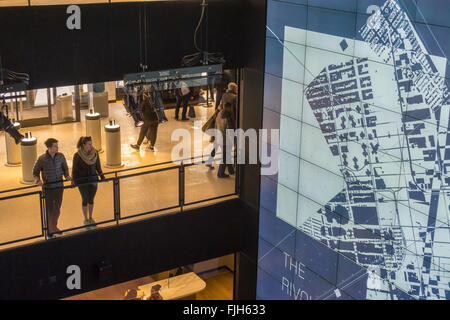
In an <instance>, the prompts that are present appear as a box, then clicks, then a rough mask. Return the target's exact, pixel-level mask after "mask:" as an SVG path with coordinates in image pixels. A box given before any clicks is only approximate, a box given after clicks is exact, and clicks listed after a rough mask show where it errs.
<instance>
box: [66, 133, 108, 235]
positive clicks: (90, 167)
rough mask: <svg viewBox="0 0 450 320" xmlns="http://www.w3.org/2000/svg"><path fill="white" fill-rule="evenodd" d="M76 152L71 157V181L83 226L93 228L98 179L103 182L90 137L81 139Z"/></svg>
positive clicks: (102, 175)
mask: <svg viewBox="0 0 450 320" xmlns="http://www.w3.org/2000/svg"><path fill="white" fill-rule="evenodd" d="M77 148H78V151H77V152H76V153H75V154H74V155H73V166H72V179H73V183H74V185H75V186H78V190H79V191H80V194H81V198H82V204H81V209H82V210H83V216H84V225H85V226H87V227H88V229H89V228H90V226H91V225H92V226H95V220H94V219H93V218H92V213H93V211H94V197H95V194H96V193H97V188H98V177H99V176H100V178H101V180H105V175H104V174H103V171H102V167H101V165H100V157H99V156H98V151H97V150H96V149H95V148H94V147H93V146H92V138H91V137H81V138H80V139H79V140H78V143H77Z"/></svg>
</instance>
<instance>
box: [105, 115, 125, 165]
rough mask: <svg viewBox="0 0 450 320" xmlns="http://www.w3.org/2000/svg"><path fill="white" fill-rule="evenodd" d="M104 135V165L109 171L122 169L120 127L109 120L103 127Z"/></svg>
mask: <svg viewBox="0 0 450 320" xmlns="http://www.w3.org/2000/svg"><path fill="white" fill-rule="evenodd" d="M105 133H106V164H105V167H107V168H110V169H115V168H120V167H123V165H124V164H123V163H122V145H121V141H120V126H119V125H118V124H116V123H115V122H114V120H110V122H109V124H107V125H106V126H105Z"/></svg>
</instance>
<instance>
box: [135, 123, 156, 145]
mask: <svg viewBox="0 0 450 320" xmlns="http://www.w3.org/2000/svg"><path fill="white" fill-rule="evenodd" d="M157 134H158V121H149V120H144V124H143V125H142V126H141V131H140V132H139V138H138V141H137V145H138V146H140V145H141V144H142V141H144V138H145V137H147V139H148V141H150V145H151V146H154V145H155V143H156V137H157Z"/></svg>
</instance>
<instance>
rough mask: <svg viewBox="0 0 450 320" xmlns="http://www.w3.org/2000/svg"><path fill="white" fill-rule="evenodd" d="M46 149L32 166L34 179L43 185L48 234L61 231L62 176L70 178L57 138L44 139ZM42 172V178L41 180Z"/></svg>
mask: <svg viewBox="0 0 450 320" xmlns="http://www.w3.org/2000/svg"><path fill="white" fill-rule="evenodd" d="M45 146H46V147H47V151H46V152H45V153H44V154H43V155H41V156H40V157H39V158H38V159H37V161H36V163H35V164H34V168H33V176H34V181H35V182H36V184H37V185H39V186H43V188H42V189H43V192H44V195H45V197H46V201H45V204H46V209H47V219H48V221H47V225H48V232H49V233H50V236H52V234H53V233H61V230H59V229H58V228H57V225H58V219H59V215H60V213H61V212H60V209H61V204H62V199H63V192H64V189H63V176H64V177H65V178H66V180H71V179H72V178H71V177H70V175H69V168H68V166H67V162H66V158H65V157H64V155H63V154H62V153H59V152H58V140H56V139H53V138H49V139H47V141H45ZM41 173H42V180H41Z"/></svg>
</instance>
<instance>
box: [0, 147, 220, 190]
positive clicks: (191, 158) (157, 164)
mask: <svg viewBox="0 0 450 320" xmlns="http://www.w3.org/2000/svg"><path fill="white" fill-rule="evenodd" d="M216 154H217V155H220V154H221V152H217V153H216ZM205 156H208V155H200V156H196V157H190V158H183V159H179V160H174V161H165V162H158V163H152V164H148V165H144V166H139V167H133V168H125V169H120V170H113V171H109V172H103V174H104V175H110V174H113V175H116V174H118V173H122V172H127V171H133V170H141V169H145V168H151V167H156V166H162V165H167V164H171V163H176V162H180V163H183V162H187V161H192V160H196V159H199V158H201V159H203V158H204V157H205ZM148 172H151V171H148ZM106 180H108V179H106ZM60 182H63V183H64V182H70V180H59V181H54V182H51V184H54V183H60ZM32 188H40V186H38V185H37V184H34V185H31V186H26V187H20V188H13V189H6V190H0V194H2V193H10V192H16V191H22V190H28V189H32Z"/></svg>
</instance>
